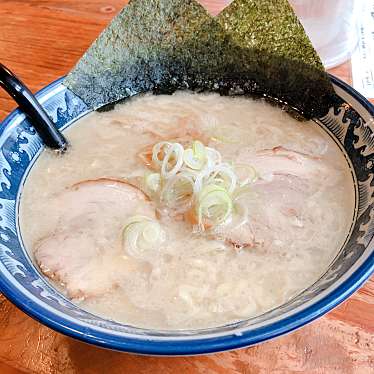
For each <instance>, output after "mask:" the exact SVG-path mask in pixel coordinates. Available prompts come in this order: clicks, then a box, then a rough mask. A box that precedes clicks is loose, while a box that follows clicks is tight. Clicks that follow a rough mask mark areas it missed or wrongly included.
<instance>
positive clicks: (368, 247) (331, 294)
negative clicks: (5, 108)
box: [0, 77, 374, 355]
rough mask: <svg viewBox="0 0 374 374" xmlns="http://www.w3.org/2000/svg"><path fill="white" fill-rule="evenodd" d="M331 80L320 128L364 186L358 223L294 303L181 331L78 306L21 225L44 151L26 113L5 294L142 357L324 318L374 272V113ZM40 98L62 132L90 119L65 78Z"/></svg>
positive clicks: (12, 189)
mask: <svg viewBox="0 0 374 374" xmlns="http://www.w3.org/2000/svg"><path fill="white" fill-rule="evenodd" d="M331 78H332V81H333V84H334V87H335V90H336V92H337V94H338V96H339V97H340V98H341V102H340V103H337V104H336V106H335V107H332V108H331V109H330V111H329V113H328V114H327V115H326V116H324V117H322V118H319V119H316V122H317V123H318V124H319V125H320V126H321V127H323V128H324V129H325V130H326V131H327V132H328V133H329V134H330V136H332V137H333V138H334V140H335V141H336V143H337V144H338V145H339V146H340V148H341V150H342V152H343V153H344V154H345V156H346V158H347V162H348V164H349V165H350V167H351V171H352V177H353V180H354V182H355V187H356V209H355V217H354V220H353V222H352V227H351V231H350V233H349V235H348V237H347V240H346V242H345V244H344V246H343V248H342V249H341V251H340V252H339V254H338V256H337V257H336V259H335V260H334V261H333V263H332V264H331V266H330V267H329V269H328V270H327V272H326V273H325V274H324V275H323V276H322V277H321V278H320V279H319V280H318V281H317V282H316V283H315V284H313V285H312V286H311V287H309V288H308V289H307V290H305V291H304V292H303V293H301V294H300V295H298V296H297V297H295V298H294V299H293V300H291V301H290V302H288V303H287V304H285V305H283V306H281V307H279V308H276V309H274V310H272V311H269V312H267V313H265V314H264V315H262V316H259V317H257V318H253V319H250V320H247V321H242V322H239V323H235V324H231V325H227V326H222V327H218V328H211V329H205V330H194V331H188V330H182V331H179V332H175V331H155V330H146V329H140V328H135V327H131V326H126V325H122V324H119V323H116V322H113V321H109V320H105V319H103V318H100V317H96V316H94V315H92V314H90V313H88V312H86V311H83V310H81V309H79V308H78V307H77V306H75V305H74V304H72V303H71V302H70V301H69V300H68V299H66V298H65V297H64V296H63V295H61V294H60V293H59V292H58V291H56V290H55V289H54V288H53V287H52V286H51V285H50V284H49V283H48V282H47V281H46V280H45V278H44V277H43V276H41V274H40V272H39V270H38V269H37V267H36V266H35V265H34V264H33V262H32V260H31V259H30V257H29V255H28V253H27V251H26V250H25V248H24V245H23V242H22V235H21V233H20V229H19V225H18V215H19V212H18V210H19V200H20V197H21V194H22V186H23V184H24V181H25V179H26V178H27V175H28V172H29V170H30V169H31V167H32V165H33V164H34V162H35V160H36V159H37V157H38V155H39V154H40V153H41V152H42V150H43V145H42V143H41V140H40V138H39V136H38V135H37V134H36V133H35V130H34V129H33V127H32V126H31V125H30V123H29V121H28V120H27V119H26V118H25V116H24V115H23V114H22V113H21V112H20V111H19V110H16V111H14V112H13V113H12V114H10V115H9V116H8V117H7V118H6V119H5V121H4V122H3V124H2V126H1V129H0V167H1V169H0V290H1V292H3V293H4V294H5V295H6V296H7V297H8V298H9V299H10V300H11V301H12V302H13V303H14V304H16V305H17V306H18V307H20V308H21V309H22V310H24V311H25V312H26V313H28V314H29V315H31V316H32V317H34V318H36V319H38V320H39V321H41V322H42V323H44V324H46V325H47V326H50V327H52V328H54V329H55V330H57V331H60V332H63V333H65V334H67V335H70V336H73V337H76V338H79V339H81V340H83V341H86V342H89V343H92V344H96V345H100V346H103V347H107V348H112V349H116V350H123V351H128V352H136V353H142V354H158V355H184V354H202V353H210V352H216V351H222V350H228V349H234V348H239V347H243V346H248V345H252V344H256V343H259V342H262V341H264V340H267V339H270V338H273V337H276V336H278V335H281V334H284V333H286V332H289V331H292V330H294V329H295V328H298V327H300V326H303V325H304V324H305V323H308V322H310V321H312V320H314V319H315V318H317V317H319V316H321V315H323V314H324V313H326V312H327V311H329V310H330V309H331V308H333V307H335V306H336V305H338V304H339V303H340V302H342V301H343V300H344V299H345V298H347V297H348V296H349V295H350V294H351V293H352V292H354V291H355V290H356V289H357V288H358V287H359V286H360V285H361V284H362V283H363V282H364V281H365V280H366V279H367V278H368V277H369V276H370V274H372V272H373V270H374V119H373V118H374V117H373V116H374V109H373V106H372V105H371V104H370V103H369V102H368V101H366V100H365V99H364V98H363V97H362V96H360V95H359V94H358V93H357V92H355V91H354V90H353V89H352V88H350V87H349V86H348V85H346V84H344V83H343V82H341V81H339V80H338V79H336V78H334V77H331ZM37 97H38V99H39V101H40V102H41V104H42V105H43V107H44V108H45V110H46V111H47V113H48V114H49V115H50V116H51V118H52V119H53V121H54V122H55V123H56V125H57V127H58V128H59V129H61V130H63V129H65V128H67V127H68V126H70V125H71V124H72V123H74V122H75V121H76V120H77V119H79V118H81V117H82V116H84V115H86V114H87V113H89V110H88V108H87V107H86V105H85V104H84V103H83V102H82V101H81V100H80V99H79V98H78V97H77V96H75V95H74V94H73V93H72V92H71V91H69V90H68V89H67V88H66V87H64V86H63V85H62V79H60V80H58V81H56V82H54V83H52V84H50V85H49V86H47V87H46V88H45V89H43V90H42V91H41V92H39V93H38V94H37Z"/></svg>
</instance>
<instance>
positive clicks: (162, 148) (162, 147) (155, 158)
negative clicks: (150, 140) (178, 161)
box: [152, 142, 172, 168]
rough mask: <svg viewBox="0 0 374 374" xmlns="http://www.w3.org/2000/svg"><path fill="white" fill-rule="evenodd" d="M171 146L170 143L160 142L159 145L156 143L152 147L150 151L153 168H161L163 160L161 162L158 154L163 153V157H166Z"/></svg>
mask: <svg viewBox="0 0 374 374" xmlns="http://www.w3.org/2000/svg"><path fill="white" fill-rule="evenodd" d="M171 144H172V143H169V142H160V143H157V144H155V145H154V146H153V149H152V162H153V164H154V165H155V166H157V167H159V168H161V166H162V162H163V160H164V158H163V159H162V160H161V159H160V158H159V154H160V153H161V152H163V153H164V155H166V153H167V151H168V149H169V148H170V147H171Z"/></svg>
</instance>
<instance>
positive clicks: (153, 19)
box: [64, 0, 227, 109]
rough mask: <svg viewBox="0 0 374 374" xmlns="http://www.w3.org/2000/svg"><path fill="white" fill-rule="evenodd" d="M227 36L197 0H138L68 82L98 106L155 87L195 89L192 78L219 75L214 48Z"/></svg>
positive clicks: (166, 89) (95, 43) (169, 89)
mask: <svg viewBox="0 0 374 374" xmlns="http://www.w3.org/2000/svg"><path fill="white" fill-rule="evenodd" d="M222 38H223V39H227V37H226V36H225V35H224V33H223V30H222V28H221V27H220V25H219V24H218V23H217V22H216V21H215V20H214V19H213V18H212V17H211V16H210V15H209V14H208V13H207V12H206V10H205V9H204V8H203V7H202V6H201V5H200V4H198V3H197V2H196V1H194V0H132V1H131V2H130V3H129V5H128V6H127V7H125V8H124V9H123V10H122V11H121V12H120V13H119V15H118V16H117V17H116V18H115V19H114V20H113V21H112V23H111V24H110V25H109V26H108V27H107V29H106V30H104V32H103V33H102V34H101V35H100V36H99V38H98V39H97V40H96V41H95V42H94V43H93V45H92V46H91V47H90V48H89V49H88V51H87V52H86V53H85V54H84V56H83V57H82V59H81V60H80V61H79V62H78V64H77V65H76V67H75V68H74V69H73V70H72V72H71V73H70V74H69V75H68V76H67V78H66V79H65V81H64V84H65V85H66V86H67V87H68V88H70V89H71V90H72V91H73V92H75V93H76V94H77V95H78V96H80V97H81V98H82V99H83V101H85V103H86V104H87V105H88V106H89V107H91V108H94V109H97V108H99V107H101V106H103V105H106V104H109V103H112V102H116V101H118V100H121V99H123V98H126V97H129V96H132V95H134V94H137V93H140V92H145V91H149V90H154V89H159V90H161V91H164V92H167V91H170V92H173V91H174V90H175V89H177V88H181V87H182V86H184V87H185V88H189V82H192V80H193V81H198V80H202V82H201V85H204V84H205V82H203V80H204V79H205V78H206V77H207V76H206V74H204V72H207V71H209V72H210V73H212V74H213V73H214V75H215V76H217V72H216V71H215V69H216V67H217V66H220V65H219V62H218V61H217V60H216V59H213V60H212V59H211V58H210V57H211V56H210V54H209V51H216V46H217V44H219V45H223V42H222ZM214 55H218V53H217V52H214ZM192 72H194V73H195V74H192ZM191 75H193V79H192V78H191Z"/></svg>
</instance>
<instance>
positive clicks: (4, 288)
mask: <svg viewBox="0 0 374 374" xmlns="http://www.w3.org/2000/svg"><path fill="white" fill-rule="evenodd" d="M63 79H64V77H62V78H59V79H57V80H56V81H54V82H52V83H51V84H49V85H47V86H45V87H44V88H43V89H41V90H40V91H39V92H38V93H37V94H36V96H37V98H38V99H42V98H45V97H46V96H48V94H50V93H51V92H52V91H53V90H54V89H55V88H56V87H57V86H59V85H61V84H62V81H63ZM330 79H331V81H332V83H333V84H334V85H335V86H337V87H339V88H340V89H342V90H343V91H345V92H346V93H347V94H349V95H350V96H351V97H352V98H353V99H355V100H356V101H357V102H358V103H359V104H360V105H361V106H362V107H363V108H364V109H365V110H366V111H367V112H368V113H369V116H372V117H374V106H373V105H372V104H371V103H370V102H369V101H368V100H367V99H366V98H365V97H363V96H362V95H361V94H360V93H358V92H357V91H356V90H354V89H353V88H352V87H351V86H349V85H348V84H346V83H345V82H343V81H341V80H340V79H338V78H336V77H335V76H333V75H330ZM52 96H53V95H52ZM19 116H23V114H22V112H21V111H20V110H19V109H16V110H14V111H13V112H12V113H10V114H9V115H8V116H7V117H6V118H5V119H4V121H3V122H2V126H1V129H0V135H1V134H2V133H3V132H4V131H5V129H6V128H7V126H9V125H10V124H12V122H13V121H14V120H15V119H16V118H17V117H19ZM373 245H374V240H372V241H371V242H370V243H369V246H373ZM372 273H374V247H373V248H371V253H370V254H369V256H368V257H367V258H366V259H365V260H364V261H363V263H362V264H361V265H360V266H359V267H358V269H357V270H356V271H355V272H354V273H352V274H351V275H350V276H349V277H348V278H347V279H345V280H344V281H343V282H342V283H341V284H340V285H339V286H338V287H337V288H336V289H334V290H333V291H332V292H330V293H328V294H327V295H325V296H324V297H323V298H321V299H320V300H318V301H317V302H315V303H313V304H311V305H310V306H308V307H307V308H305V309H303V310H301V311H298V312H296V313H295V314H293V315H291V316H288V317H286V318H283V319H280V320H279V321H275V322H274V323H272V324H270V325H267V326H262V327H258V328H256V329H253V330H248V331H243V332H241V333H240V334H238V333H236V334H235V332H233V333H232V334H227V335H224V336H220V337H210V338H209V337H208V338H199V337H197V338H196V339H191V338H189V339H183V338H182V339H178V340H172V338H171V340H169V341H167V340H163V341H160V340H152V339H151V338H147V336H146V335H145V336H144V337H141V336H139V337H135V336H134V337H128V336H126V337H121V336H118V335H110V334H108V333H104V332H100V331H94V329H87V328H86V327H82V326H81V325H80V324H79V323H74V322H71V321H67V320H61V318H59V317H56V316H55V315H54V314H53V313H51V312H49V311H47V310H45V309H44V308H43V307H41V306H39V305H37V304H36V303H34V302H33V301H31V300H29V299H27V297H25V296H24V295H23V294H22V293H21V292H20V291H19V290H17V289H15V288H14V287H13V286H12V284H11V283H10V282H9V281H7V279H6V278H5V277H4V276H2V275H1V273H0V292H2V293H3V294H4V295H5V296H6V298H7V299H8V300H9V301H11V302H12V303H13V304H14V305H16V306H17V307H18V308H19V309H21V310H22V311H23V312H25V313H26V314H28V315H29V316H30V317H32V318H34V319H35V320H37V321H39V322H41V323H43V324H44V325H46V326H48V327H50V328H52V329H54V330H55V331H58V332H60V333H63V334H65V335H68V336H70V337H72V338H76V339H78V340H81V341H83V342H86V343H90V344H94V345H97V346H101V347H104V348H109V349H112V350H118V351H125V352H130V353H136V354H145V355H160V356H177V355H196V354H207V353H214V352H222V351H226V350H232V349H237V348H243V347H246V346H250V345H255V344H259V343H261V342H264V341H266V340H270V339H273V338H276V337H278V336H280V335H284V334H286V333H290V332H292V331H294V330H296V329H298V328H300V327H302V326H304V325H305V324H307V323H309V322H312V321H313V320H315V319H316V318H318V317H321V316H322V315H324V314H325V313H327V312H329V311H330V310H332V309H333V308H335V307H336V306H338V305H339V304H340V303H342V302H343V301H344V300H345V299H347V298H348V297H349V296H350V295H351V294H352V293H353V292H354V291H356V290H357V289H358V288H359V287H360V286H361V285H362V284H363V283H364V282H365V281H366V280H367V279H368V278H369V277H370V276H371V274H372Z"/></svg>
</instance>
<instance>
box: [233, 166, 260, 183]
mask: <svg viewBox="0 0 374 374" xmlns="http://www.w3.org/2000/svg"><path fill="white" fill-rule="evenodd" d="M234 170H235V172H236V174H237V176H238V177H239V186H240V187H243V186H245V185H246V184H250V183H254V182H256V180H257V179H258V174H257V171H256V169H255V168H254V167H253V166H250V165H247V164H235V166H234Z"/></svg>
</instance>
